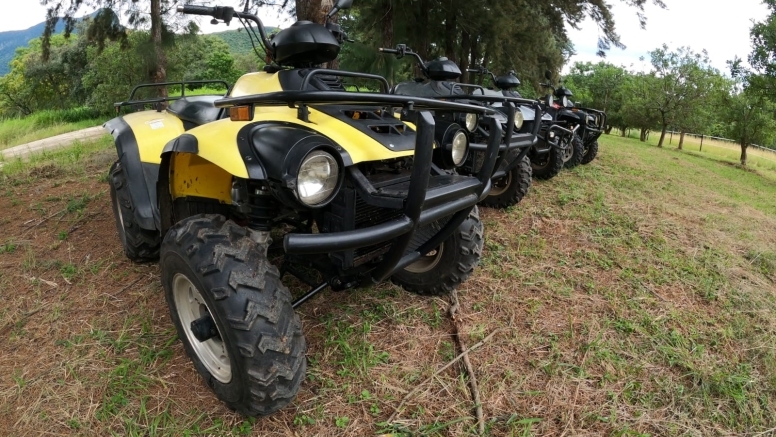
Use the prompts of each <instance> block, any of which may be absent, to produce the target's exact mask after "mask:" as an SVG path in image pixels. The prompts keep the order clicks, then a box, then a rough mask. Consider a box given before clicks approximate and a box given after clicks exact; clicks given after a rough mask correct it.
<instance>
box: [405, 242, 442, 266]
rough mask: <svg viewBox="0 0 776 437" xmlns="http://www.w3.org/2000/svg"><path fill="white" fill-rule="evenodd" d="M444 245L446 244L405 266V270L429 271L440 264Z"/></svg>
mask: <svg viewBox="0 0 776 437" xmlns="http://www.w3.org/2000/svg"><path fill="white" fill-rule="evenodd" d="M444 247H445V246H444V244H442V245H441V246H439V247H437V248H436V249H434V250H432V251H431V252H429V253H427V254H425V255H424V256H422V257H421V258H420V259H419V260H417V261H415V262H414V263H412V264H410V265H408V266H407V267H405V268H404V270H406V271H408V272H410V273H426V272H428V271H429V270H431V269H433V268H434V267H436V266H437V264H439V261H440V260H441V259H442V250H443V248H444Z"/></svg>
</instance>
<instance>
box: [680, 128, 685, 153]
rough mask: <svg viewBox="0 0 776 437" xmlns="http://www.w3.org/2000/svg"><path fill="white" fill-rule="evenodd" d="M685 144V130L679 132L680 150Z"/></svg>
mask: <svg viewBox="0 0 776 437" xmlns="http://www.w3.org/2000/svg"><path fill="white" fill-rule="evenodd" d="M683 145H684V131H681V132H679V150H682V146H683Z"/></svg>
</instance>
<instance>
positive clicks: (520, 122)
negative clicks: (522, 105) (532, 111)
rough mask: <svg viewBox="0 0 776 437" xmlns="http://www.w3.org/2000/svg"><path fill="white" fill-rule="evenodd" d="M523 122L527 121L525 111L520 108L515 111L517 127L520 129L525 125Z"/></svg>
mask: <svg viewBox="0 0 776 437" xmlns="http://www.w3.org/2000/svg"><path fill="white" fill-rule="evenodd" d="M523 123H525V117H523V111H520V110H519V109H518V110H517V111H515V129H516V130H520V129H521V128H522V127H523Z"/></svg>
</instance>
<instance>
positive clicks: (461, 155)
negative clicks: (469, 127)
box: [450, 120, 469, 167]
mask: <svg viewBox="0 0 776 437" xmlns="http://www.w3.org/2000/svg"><path fill="white" fill-rule="evenodd" d="M467 121H468V120H467ZM468 150H469V139H468V138H466V133H465V132H464V131H462V130H459V131H458V132H456V133H455V135H454V136H453V144H452V145H451V146H450V155H451V156H452V158H453V164H454V165H455V166H456V167H458V166H460V165H461V164H463V161H464V160H466V153H467V152H468Z"/></svg>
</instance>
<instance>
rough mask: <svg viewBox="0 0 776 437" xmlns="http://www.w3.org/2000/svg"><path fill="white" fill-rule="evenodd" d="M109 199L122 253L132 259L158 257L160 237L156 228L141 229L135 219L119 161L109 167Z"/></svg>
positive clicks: (127, 186) (127, 185)
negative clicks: (122, 248)
mask: <svg viewBox="0 0 776 437" xmlns="http://www.w3.org/2000/svg"><path fill="white" fill-rule="evenodd" d="M109 176H110V179H109V183H110V200H111V205H112V207H113V217H114V219H115V220H116V230H117V231H118V233H119V240H121V244H122V246H124V254H125V255H126V256H127V258H129V259H130V260H132V261H149V260H155V259H157V258H159V245H160V240H161V239H160V237H159V232H157V231H156V230H153V231H151V230H148V229H143V228H141V227H140V225H138V224H137V222H136V221H135V213H134V211H135V207H134V205H132V197H131V196H130V195H129V183H128V182H127V175H126V173H125V172H124V168H123V167H122V166H121V162H120V161H116V162H114V163H113V165H112V166H111V168H110V173H109Z"/></svg>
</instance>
